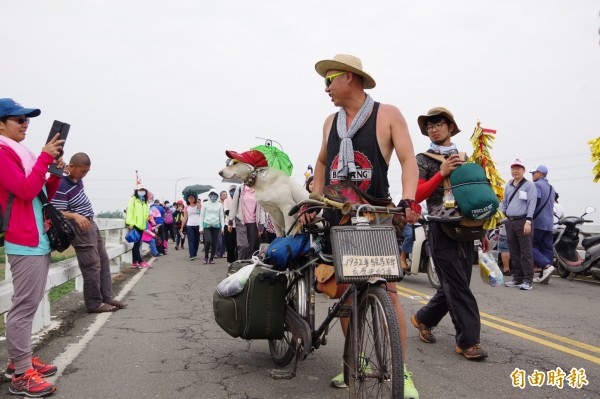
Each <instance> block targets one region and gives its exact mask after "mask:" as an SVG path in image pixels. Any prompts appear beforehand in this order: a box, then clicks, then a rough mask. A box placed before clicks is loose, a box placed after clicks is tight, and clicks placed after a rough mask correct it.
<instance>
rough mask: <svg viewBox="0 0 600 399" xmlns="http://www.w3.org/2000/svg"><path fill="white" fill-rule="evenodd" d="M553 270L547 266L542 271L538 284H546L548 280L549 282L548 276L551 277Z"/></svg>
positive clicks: (550, 266)
mask: <svg viewBox="0 0 600 399" xmlns="http://www.w3.org/2000/svg"><path fill="white" fill-rule="evenodd" d="M554 269H555V267H554V266H552V265H548V267H546V268H545V269H544V270H543V271H542V277H540V284H548V280H550V276H552V273H554Z"/></svg>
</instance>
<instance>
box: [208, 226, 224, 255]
mask: <svg viewBox="0 0 600 399" xmlns="http://www.w3.org/2000/svg"><path fill="white" fill-rule="evenodd" d="M219 234H221V228H220V227H206V228H205V229H204V257H205V258H208V252H209V250H210V259H213V258H214V257H215V250H216V248H217V240H218V238H219Z"/></svg>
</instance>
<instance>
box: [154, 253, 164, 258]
mask: <svg viewBox="0 0 600 399" xmlns="http://www.w3.org/2000/svg"><path fill="white" fill-rule="evenodd" d="M152 256H153V257H155V258H158V257H159V256H162V255H161V254H159V253H156V254H152Z"/></svg>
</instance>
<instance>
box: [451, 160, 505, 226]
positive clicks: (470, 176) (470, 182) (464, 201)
mask: <svg viewBox="0 0 600 399" xmlns="http://www.w3.org/2000/svg"><path fill="white" fill-rule="evenodd" d="M450 186H451V188H452V194H453V195H454V199H455V200H456V205H457V207H458V208H459V209H460V212H461V213H462V215H463V216H464V217H466V218H468V219H471V220H479V221H483V220H486V219H489V218H491V217H492V216H494V215H495V214H496V211H497V210H498V206H499V205H500V203H499V201H498V197H497V196H496V193H494V190H493V189H492V186H491V185H490V182H489V180H488V179H487V177H486V175H485V170H484V169H483V168H482V167H481V165H479V164H477V163H465V164H462V165H461V166H459V167H458V168H456V169H455V170H454V171H453V172H452V173H451V174H450Z"/></svg>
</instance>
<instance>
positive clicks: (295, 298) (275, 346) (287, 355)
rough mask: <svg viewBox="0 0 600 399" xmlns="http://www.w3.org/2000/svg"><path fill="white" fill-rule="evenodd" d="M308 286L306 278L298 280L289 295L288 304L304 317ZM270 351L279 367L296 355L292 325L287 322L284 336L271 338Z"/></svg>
mask: <svg viewBox="0 0 600 399" xmlns="http://www.w3.org/2000/svg"><path fill="white" fill-rule="evenodd" d="M307 295H308V293H307V287H306V281H305V279H304V278H301V279H299V280H298V281H296V283H295V284H294V286H293V287H292V288H291V289H290V292H289V293H288V296H287V304H288V305H289V306H290V307H291V308H293V309H294V310H295V311H296V312H298V314H299V315H300V316H302V317H306V315H307V313H308V309H307V308H306V307H307ZM269 351H270V352H271V359H273V362H274V363H275V364H276V365H278V366H279V367H285V366H287V365H288V364H290V362H291V361H292V360H293V359H294V356H295V355H296V345H295V344H294V342H293V338H292V333H291V331H290V327H289V326H288V325H287V323H285V326H284V332H283V338H281V339H270V340H269Z"/></svg>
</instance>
